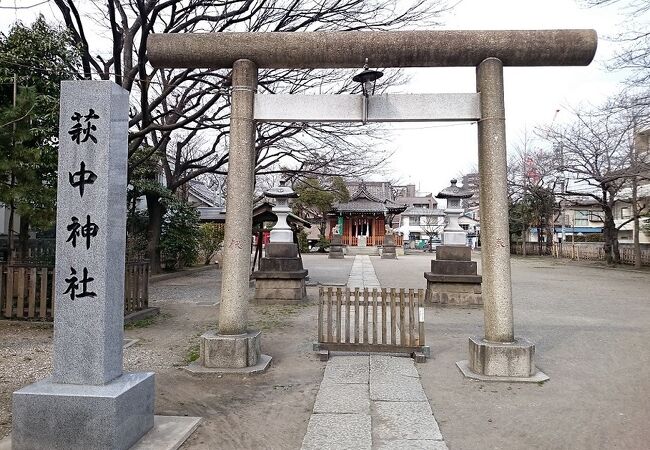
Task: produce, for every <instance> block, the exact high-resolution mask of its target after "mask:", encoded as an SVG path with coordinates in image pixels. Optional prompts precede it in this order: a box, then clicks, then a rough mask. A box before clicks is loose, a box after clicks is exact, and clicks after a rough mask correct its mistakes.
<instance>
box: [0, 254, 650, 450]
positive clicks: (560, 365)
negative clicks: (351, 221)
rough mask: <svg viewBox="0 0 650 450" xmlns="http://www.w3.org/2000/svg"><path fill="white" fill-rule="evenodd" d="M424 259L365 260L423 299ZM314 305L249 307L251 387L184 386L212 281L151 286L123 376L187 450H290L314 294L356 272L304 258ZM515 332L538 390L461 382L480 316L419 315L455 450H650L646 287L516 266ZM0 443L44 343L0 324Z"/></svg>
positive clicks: (301, 411) (38, 367)
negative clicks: (148, 375) (192, 422)
mask: <svg viewBox="0 0 650 450" xmlns="http://www.w3.org/2000/svg"><path fill="white" fill-rule="evenodd" d="M430 259H431V255H426V254H418V255H407V256H403V257H400V259H399V260H397V261H393V260H381V259H379V258H376V257H373V258H371V260H372V264H373V266H374V268H375V272H376V274H377V278H378V279H379V281H380V283H381V285H382V286H383V287H405V288H409V287H413V288H424V287H425V283H424V277H423V276H422V273H423V272H424V271H425V270H427V269H428V266H429V261H430ZM304 263H305V266H306V267H307V268H308V269H309V270H310V281H309V284H310V287H309V294H310V303H309V304H307V305H304V306H289V307H281V306H254V307H251V312H250V322H251V327H253V328H257V329H261V330H263V340H262V345H263V351H264V353H267V354H270V355H271V356H272V357H273V362H272V365H271V368H270V370H269V371H268V372H266V373H264V374H261V375H257V376H250V377H246V378H236V377H228V376H224V377H213V376H193V375H190V374H189V373H187V372H185V371H184V370H183V369H182V366H183V365H185V364H186V363H187V361H188V360H189V359H191V358H192V357H193V355H194V354H195V352H196V345H197V344H198V337H199V336H200V334H201V333H203V332H204V331H207V330H210V329H213V328H214V327H215V324H216V317H217V315H218V308H219V307H218V301H219V292H218V288H219V283H220V281H219V280H220V273H219V271H218V270H216V269H214V268H212V269H210V270H209V271H206V272H200V273H195V274H191V275H188V276H185V277H182V278H174V279H169V280H164V281H158V282H156V283H154V284H152V286H151V291H150V292H151V297H152V298H151V303H152V304H153V305H157V306H160V308H161V315H160V316H159V317H158V318H156V319H154V320H153V321H147V322H142V323H138V324H136V326H131V327H128V328H127V330H126V332H125V335H126V337H127V338H131V339H138V342H137V343H136V344H135V345H133V346H131V347H129V348H127V349H126V350H125V355H124V359H125V370H127V371H145V370H151V371H155V372H156V413H157V414H164V415H192V416H201V417H203V418H204V420H203V422H202V424H201V426H200V427H199V428H198V430H197V431H196V432H195V433H194V434H193V435H192V436H191V438H190V439H189V440H188V441H187V442H186V443H185V445H184V446H183V447H182V448H184V449H215V448H220V449H254V448H255V449H296V448H300V445H301V442H302V439H303V436H304V434H305V432H306V429H307V422H308V420H309V417H310V414H311V411H312V408H313V406H314V400H315V396H316V392H317V391H318V387H319V384H320V381H321V379H322V375H323V370H324V367H325V363H322V362H320V361H318V359H317V357H316V356H315V355H314V354H313V352H312V351H311V343H312V342H313V341H314V340H315V335H316V309H317V308H316V305H315V301H316V294H317V287H316V286H318V285H319V284H320V285H342V284H344V283H345V282H346V280H347V276H348V273H349V271H350V268H351V266H352V258H351V257H346V259H345V260H343V261H337V260H328V259H327V257H326V255H311V254H310V255H306V256H305V258H304ZM512 269H513V293H514V307H515V332H516V334H517V335H520V336H525V337H527V338H529V339H531V340H532V341H534V342H535V343H536V345H537V349H536V350H537V355H536V360H537V365H538V366H539V368H540V369H542V370H543V371H544V372H546V373H547V374H548V375H549V376H550V378H551V379H550V381H548V382H546V383H544V384H541V385H537V384H532V385H531V384H514V383H513V384H510V383H489V382H477V381H471V380H468V379H465V378H463V377H462V375H461V374H460V372H459V371H458V369H457V368H456V366H455V362H456V361H459V360H462V359H467V339H468V337H469V336H471V335H481V334H482V327H483V314H482V310H481V309H462V308H438V307H429V308H427V312H426V316H427V325H426V334H427V336H426V337H427V343H428V344H429V345H430V346H431V354H432V358H431V359H429V360H428V361H427V363H425V364H418V365H417V368H418V372H419V374H420V377H421V381H422V385H423V387H424V389H425V393H426V395H427V398H428V400H429V403H430V404H431V407H432V409H433V412H434V414H435V417H436V418H437V420H438V421H439V425H440V430H441V432H442V435H443V436H444V439H445V441H446V442H447V445H448V446H449V448H450V449H452V450H456V449H485V448H493V449H497V448H498V449H522V448H539V449H556V448H570V449H601V448H602V449H610V448H625V449H646V448H648V442H650V428H649V427H648V426H647V425H648V423H650V403H648V399H649V398H650V377H648V376H647V374H648V366H649V364H650V352H648V350H647V342H648V341H650V273H648V272H635V271H630V270H625V269H615V270H612V269H605V268H600V267H596V266H578V265H573V264H571V263H567V262H558V261H556V260H551V259H544V258H527V259H521V258H515V259H513V260H512ZM0 336H1V341H0V358H1V361H2V362H1V363H0V434H1V435H3V436H4V435H6V434H8V433H9V432H10V426H11V413H10V411H11V405H10V402H11V392H13V391H14V390H16V389H18V388H20V387H21V386H23V385H25V384H28V383H31V382H33V381H35V380H38V379H41V378H43V377H45V376H46V375H47V374H48V373H49V372H50V370H51V342H52V329H51V327H49V326H47V325H41V324H30V323H18V322H8V321H1V322H0Z"/></svg>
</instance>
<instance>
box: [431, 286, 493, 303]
mask: <svg viewBox="0 0 650 450" xmlns="http://www.w3.org/2000/svg"><path fill="white" fill-rule="evenodd" d="M466 286H472V285H470V284H467V285H466ZM439 291H442V292H439ZM425 299H426V300H425V301H426V303H427V304H436V305H440V306H460V307H480V306H482V305H483V296H482V295H481V293H480V292H479V293H474V292H453V291H444V289H440V288H439V287H437V288H428V289H427V291H426V296H425Z"/></svg>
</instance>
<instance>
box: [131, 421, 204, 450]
mask: <svg viewBox="0 0 650 450" xmlns="http://www.w3.org/2000/svg"><path fill="white" fill-rule="evenodd" d="M201 420H203V419H202V418H201V417H185V416H154V417H153V428H152V429H151V431H149V432H148V433H147V434H145V435H144V436H143V437H142V439H140V440H139V441H138V442H136V444H135V445H134V446H133V447H131V450H176V449H178V448H180V446H181V445H183V442H185V441H186V440H187V438H189V437H190V436H191V435H192V433H194V431H195V430H196V429H197V428H198V426H199V424H200V423H201Z"/></svg>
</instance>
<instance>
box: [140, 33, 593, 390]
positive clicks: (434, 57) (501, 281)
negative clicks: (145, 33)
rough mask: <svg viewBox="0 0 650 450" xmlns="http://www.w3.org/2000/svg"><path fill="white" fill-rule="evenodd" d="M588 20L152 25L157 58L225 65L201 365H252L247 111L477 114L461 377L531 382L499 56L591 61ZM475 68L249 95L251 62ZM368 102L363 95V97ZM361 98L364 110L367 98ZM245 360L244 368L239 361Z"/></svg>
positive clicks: (255, 347) (356, 116) (256, 360)
mask: <svg viewBox="0 0 650 450" xmlns="http://www.w3.org/2000/svg"><path fill="white" fill-rule="evenodd" d="M596 46H597V35H596V32H595V31H594V30H530V31H398V32H314V33H205V34H157V35H151V36H150V37H149V43H148V54H149V60H150V62H151V64H152V65H153V66H154V67H157V68H232V112H231V118H230V160H229V161H230V162H229V169H228V172H229V176H228V199H227V205H226V228H225V240H224V243H225V251H224V268H223V284H222V292H221V310H220V316H219V332H218V333H217V334H213V335H204V336H203V337H202V343H201V350H202V351H201V361H202V364H203V367H204V369H205V370H210V369H209V368H213V370H216V371H222V370H228V369H229V368H231V369H232V368H244V369H243V370H249V371H252V370H259V369H262V370H263V368H265V366H266V364H268V361H269V360H270V358H268V357H265V358H264V355H262V357H259V355H260V344H259V339H260V333H259V332H249V331H248V330H247V309H248V301H249V298H248V297H249V290H248V285H249V263H250V228H251V215H252V198H253V181H254V179H253V177H254V173H253V171H254V166H255V121H284V122H306V121H321V122H325V121H344V122H350V121H362V120H367V121H369V122H373V121H452V120H453V121H459V120H468V121H478V147H479V149H478V150H479V175H480V200H481V201H480V207H481V231H482V233H481V237H482V252H481V253H482V275H483V288H482V290H483V299H484V325H485V337H484V338H479V337H471V338H470V340H469V350H470V358H469V362H461V363H459V367H460V368H461V370H462V371H463V373H464V374H465V375H466V376H471V377H475V378H481V379H498V380H512V379H513V378H516V379H520V380H522V381H523V380H533V381H538V380H540V379H545V375H543V374H541V372H538V371H537V369H536V368H535V366H534V361H533V358H534V344H533V343H531V342H529V341H527V340H526V339H524V338H515V333H514V323H513V308H512V287H511V275H510V248H509V231H508V198H507V189H506V133H505V110H504V89H503V67H504V66H581V65H588V64H589V63H590V62H591V61H592V59H593V57H594V54H595V52H596ZM366 58H368V59H369V60H370V61H371V63H372V65H373V66H375V67H452V66H455V67H459V66H465V67H476V93H464V94H426V95H381V96H371V97H370V98H368V99H364V98H363V97H362V96H358V95H336V96H320V95H319V96H316V95H314V96H298V95H295V96H293V95H256V93H255V91H256V86H257V70H258V68H282V69H299V68H312V69H315V68H359V67H361V66H362V65H363V63H364V61H365V60H366ZM366 101H367V103H364V102H366ZM366 107H367V110H364V108H366ZM246 367H248V369H246Z"/></svg>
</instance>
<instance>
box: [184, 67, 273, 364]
mask: <svg viewBox="0 0 650 450" xmlns="http://www.w3.org/2000/svg"><path fill="white" fill-rule="evenodd" d="M256 89H257V66H256V65H255V63H253V62H252V61H249V60H247V59H239V60H237V61H235V63H234V64H233V69H232V103H231V104H232V106H231V112H230V149H229V155H230V157H229V160H228V179H227V187H228V198H227V199H226V226H225V232H224V256H223V272H222V273H223V275H222V283H221V305H220V309H219V329H218V332H207V333H204V334H203V335H202V336H201V341H200V348H199V360H198V361H195V362H194V363H192V364H190V365H189V366H188V367H187V370H189V371H191V372H213V373H254V372H261V371H264V370H266V368H267V367H268V365H269V364H270V362H271V357H270V356H267V355H263V354H262V350H261V336H262V333H261V332H260V331H252V330H249V329H248V302H249V299H250V289H249V276H250V263H251V240H252V228H253V187H254V177H255V170H254V169H255V120H254V116H253V107H254V103H255V90H256Z"/></svg>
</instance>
